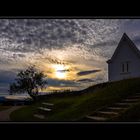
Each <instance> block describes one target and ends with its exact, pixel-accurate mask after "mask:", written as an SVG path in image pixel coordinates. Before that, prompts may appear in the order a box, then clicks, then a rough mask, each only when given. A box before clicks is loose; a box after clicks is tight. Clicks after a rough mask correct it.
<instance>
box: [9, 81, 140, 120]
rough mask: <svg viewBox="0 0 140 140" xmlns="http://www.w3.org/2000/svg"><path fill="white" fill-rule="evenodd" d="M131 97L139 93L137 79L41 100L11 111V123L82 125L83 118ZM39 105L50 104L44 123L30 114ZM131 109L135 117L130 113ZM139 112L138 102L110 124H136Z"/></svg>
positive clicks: (33, 112) (139, 104)
mask: <svg viewBox="0 0 140 140" xmlns="http://www.w3.org/2000/svg"><path fill="white" fill-rule="evenodd" d="M135 93H140V78H135V79H128V80H122V81H118V82H107V83H102V84H97V85H95V86H91V87H89V88H87V89H85V90H83V91H79V92H74V93H69V92H67V93H64V94H63V93H61V94H57V96H56V95H51V96H43V99H41V100H40V101H39V102H37V103H34V104H32V105H29V106H26V107H23V108H21V109H19V110H16V111H14V112H13V113H12V114H11V119H12V120H13V121H86V120H85V119H84V118H85V116H87V115H90V114H92V113H94V112H95V111H96V110H98V109H100V108H103V107H107V106H110V105H112V104H113V103H115V102H118V101H120V100H122V99H125V98H126V97H127V96H130V95H135ZM43 102H49V103H52V104H54V106H53V108H52V111H50V112H45V113H43V115H44V116H45V118H44V119H39V118H36V117H34V114H36V113H40V112H39V111H38V107H40V106H42V103H43ZM135 107H136V108H137V113H136V112H135V111H134V110H135V109H134V108H135ZM139 108H140V102H138V103H137V104H136V105H133V106H131V107H130V108H128V109H127V111H126V112H122V116H121V115H120V116H119V117H118V118H115V119H114V120H115V121H121V120H122V121H125V120H126V121H127V120H130V119H132V120H134V121H135V118H136V120H138V119H139V118H140V111H139ZM138 111H139V112H138ZM131 112H133V114H134V115H133V114H132V113H131ZM125 114H127V116H126V115H125ZM137 114H139V116H137ZM126 117H127V118H126ZM110 121H112V120H110Z"/></svg>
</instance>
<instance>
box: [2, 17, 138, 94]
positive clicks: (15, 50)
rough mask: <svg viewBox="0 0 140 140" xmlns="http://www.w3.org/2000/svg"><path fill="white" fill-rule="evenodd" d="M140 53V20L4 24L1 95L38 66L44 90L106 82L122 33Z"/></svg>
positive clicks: (78, 87)
mask: <svg viewBox="0 0 140 140" xmlns="http://www.w3.org/2000/svg"><path fill="white" fill-rule="evenodd" d="M124 32H126V33H127V35H128V36H129V37H130V38H131V39H132V40H133V41H134V43H135V44H136V45H137V47H138V48H140V47H139V46H140V19H136V20H135V19H130V20H129V19H112V20H111V19H0V93H1V94H3V93H7V90H8V87H9V83H11V82H13V80H14V78H15V76H16V74H17V72H19V71H20V70H21V69H25V68H27V67H28V66H29V65H32V64H34V65H36V67H37V68H38V69H40V70H41V71H43V72H44V73H45V75H46V76H47V79H48V88H47V89H46V91H52V90H62V89H71V90H79V89H83V88H86V87H88V86H90V85H93V84H96V83H100V82H104V81H107V63H106V61H107V60H108V59H109V58H110V57H111V56H112V54H113V52H114V50H115V49H116V47H117V44H118V43H119V40H120V38H121V37H122V35H123V33H124Z"/></svg>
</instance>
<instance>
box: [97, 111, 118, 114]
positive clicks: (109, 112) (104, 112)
mask: <svg viewBox="0 0 140 140" xmlns="http://www.w3.org/2000/svg"><path fill="white" fill-rule="evenodd" d="M97 113H102V114H107V115H118V114H119V113H118V112H113V111H98V112H97Z"/></svg>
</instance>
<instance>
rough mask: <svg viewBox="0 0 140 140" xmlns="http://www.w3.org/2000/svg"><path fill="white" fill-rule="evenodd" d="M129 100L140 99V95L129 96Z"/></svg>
mask: <svg viewBox="0 0 140 140" xmlns="http://www.w3.org/2000/svg"><path fill="white" fill-rule="evenodd" d="M129 98H140V95H135V96H131V97H129Z"/></svg>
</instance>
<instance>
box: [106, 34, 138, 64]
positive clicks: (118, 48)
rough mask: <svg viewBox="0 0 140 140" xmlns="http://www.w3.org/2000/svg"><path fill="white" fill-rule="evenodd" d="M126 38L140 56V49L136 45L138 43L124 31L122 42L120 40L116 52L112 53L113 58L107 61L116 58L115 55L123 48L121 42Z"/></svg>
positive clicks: (109, 61)
mask: <svg viewBox="0 0 140 140" xmlns="http://www.w3.org/2000/svg"><path fill="white" fill-rule="evenodd" d="M124 39H126V40H127V41H128V42H129V44H130V47H131V49H133V50H134V51H135V52H136V54H137V55H138V56H139V57H140V50H139V49H138V48H137V47H136V45H135V44H134V43H133V41H132V40H131V39H130V38H129V37H128V35H127V34H126V33H124V34H123V36H122V38H121V40H120V42H119V44H118V46H117V48H116V50H115V52H114V54H113V55H112V57H111V59H109V60H107V61H106V62H107V63H111V62H112V60H113V59H114V58H115V56H116V55H117V53H118V52H119V50H120V48H121V45H120V44H121V42H122V41H123V40H124Z"/></svg>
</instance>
